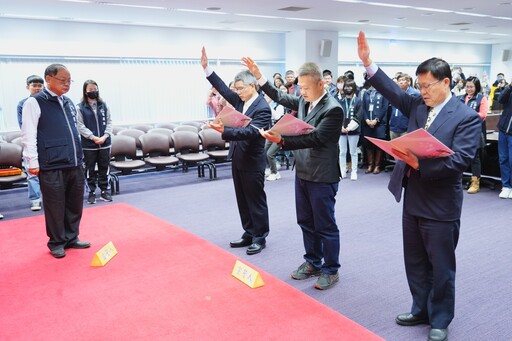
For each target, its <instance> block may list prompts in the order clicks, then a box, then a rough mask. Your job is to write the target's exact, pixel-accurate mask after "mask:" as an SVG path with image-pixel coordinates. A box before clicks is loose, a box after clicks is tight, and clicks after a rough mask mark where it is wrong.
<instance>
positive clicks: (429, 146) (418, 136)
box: [365, 128, 453, 167]
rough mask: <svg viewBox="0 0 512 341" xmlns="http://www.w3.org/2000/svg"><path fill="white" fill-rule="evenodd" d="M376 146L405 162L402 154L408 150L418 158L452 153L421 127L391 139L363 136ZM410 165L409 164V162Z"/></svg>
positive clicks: (431, 157) (429, 157)
mask: <svg viewBox="0 0 512 341" xmlns="http://www.w3.org/2000/svg"><path fill="white" fill-rule="evenodd" d="M365 137H366V138H367V139H368V140H369V141H371V142H372V143H373V144H375V145H376V146H377V147H379V148H380V149H382V150H383V151H385V152H386V153H388V154H389V155H391V156H393V157H394V158H395V159H399V160H402V161H404V162H407V160H406V158H404V155H402V154H407V153H408V152H410V153H412V154H414V155H415V156H416V157H417V158H418V159H419V160H421V159H433V158H437V157H444V156H449V155H452V154H453V150H451V149H450V148H448V147H447V146H445V145H444V144H443V143H442V142H441V141H439V140H438V139H436V138H435V137H434V136H432V135H431V134H430V133H429V132H428V131H426V130H425V129H423V128H420V129H417V130H415V131H413V132H411V133H409V134H405V135H403V136H400V137H399V138H396V139H394V140H391V141H386V140H380V139H376V138H373V137H368V136H365ZM409 165H410V166H413V167H414V165H411V164H409Z"/></svg>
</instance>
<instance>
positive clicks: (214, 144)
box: [199, 129, 229, 162]
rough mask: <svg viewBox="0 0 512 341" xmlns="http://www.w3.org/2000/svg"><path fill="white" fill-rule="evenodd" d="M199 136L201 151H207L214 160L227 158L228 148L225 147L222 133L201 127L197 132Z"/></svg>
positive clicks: (218, 160)
mask: <svg viewBox="0 0 512 341" xmlns="http://www.w3.org/2000/svg"><path fill="white" fill-rule="evenodd" d="M199 138H200V139H201V144H202V146H203V152H205V153H207V154H208V155H209V156H210V157H211V158H212V159H214V160H215V162H222V161H226V160H227V159H228V153H229V150H228V149H226V141H225V140H223V139H222V134H221V133H219V132H218V131H216V130H214V129H203V130H201V131H200V132H199Z"/></svg>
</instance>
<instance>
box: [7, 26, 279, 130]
mask: <svg viewBox="0 0 512 341" xmlns="http://www.w3.org/2000/svg"><path fill="white" fill-rule="evenodd" d="M0 46H1V49H0V107H1V108H3V110H2V111H1V113H0V116H1V117H0V131H10V130H17V129H18V124H17V120H16V105H17V103H18V101H19V100H20V99H22V98H24V97H26V96H27V95H28V93H27V90H26V89H25V79H26V77H27V76H28V75H30V74H38V75H41V76H42V75H43V72H44V69H45V67H46V66H47V65H49V64H51V63H53V62H61V63H63V64H65V65H66V66H67V67H68V69H69V70H70V72H71V77H72V78H73V79H74V80H75V82H74V83H73V85H72V88H71V90H70V92H69V93H68V96H69V97H70V98H71V99H72V100H73V101H74V102H75V103H76V102H78V101H79V100H80V98H81V97H82V84H83V82H84V81H85V80H86V79H94V80H96V81H97V82H98V84H99V87H100V93H101V95H102V97H103V98H104V99H105V100H106V101H107V103H108V104H109V106H110V108H111V111H112V116H113V120H114V124H134V123H143V122H159V121H182V120H192V119H204V118H205V111H206V106H205V105H204V103H205V99H206V94H207V91H208V89H209V87H210V86H209V83H208V82H207V80H206V79H205V77H204V72H203V71H202V68H201V66H200V64H199V59H200V57H201V48H202V47H203V46H205V47H206V49H207V53H208V57H209V58H210V65H213V66H214V68H215V69H216V70H217V71H218V72H219V75H220V76H221V77H222V78H223V79H224V80H225V81H226V82H229V81H230V80H232V79H233V77H234V76H235V74H236V73H238V72H239V71H240V70H242V69H243V66H242V65H241V64H240V63H239V61H240V58H241V57H242V56H251V57H253V58H254V59H255V60H256V61H258V62H259V63H260V65H261V67H262V69H263V71H264V72H265V73H267V74H272V73H273V72H276V71H279V72H284V70H285V68H284V35H282V34H276V33H241V32H226V31H214V30H190V29H172V28H156V27H140V26H137V27H135V26H121V25H106V24H86V23H71V22H53V21H37V20H14V19H5V18H3V19H0ZM9 56H15V58H10V57H9ZM23 56H26V57H27V60H26V61H23V60H21V61H20V57H23ZM37 56H40V57H41V58H35V57H37ZM70 57H71V58H70ZM73 57H76V59H74V58H73ZM91 58H98V59H97V60H94V59H91ZM123 58H142V59H144V58H150V59H151V58H158V59H169V58H172V59H190V60H191V61H190V65H187V66H186V67H184V68H183V70H181V72H180V71H178V72H174V71H171V70H174V69H171V66H169V67H166V65H158V63H156V65H145V64H144V63H141V64H138V65H133V66H130V65H125V64H123V63H122V62H120V60H121V59H123ZM218 63H220V65H218ZM187 108H194V109H187Z"/></svg>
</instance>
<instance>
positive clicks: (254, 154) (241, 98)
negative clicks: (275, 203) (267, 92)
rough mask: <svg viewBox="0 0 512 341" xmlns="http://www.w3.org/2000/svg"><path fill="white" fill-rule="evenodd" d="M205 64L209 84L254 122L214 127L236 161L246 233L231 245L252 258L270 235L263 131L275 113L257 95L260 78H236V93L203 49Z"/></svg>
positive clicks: (236, 183) (216, 123) (217, 121)
mask: <svg viewBox="0 0 512 341" xmlns="http://www.w3.org/2000/svg"><path fill="white" fill-rule="evenodd" d="M201 65H202V67H203V69H204V71H205V74H206V77H207V79H208V81H209V82H210V83H211V84H212V86H214V87H215V88H216V89H217V90H219V92H220V94H221V95H222V96H223V97H224V98H225V99H226V101H228V102H229V103H231V105H233V107H234V108H235V109H236V110H238V111H239V112H241V113H243V114H245V115H247V116H248V117H250V118H251V119H252V121H251V125H248V126H247V127H245V128H232V127H225V126H224V125H223V124H222V121H221V120H220V119H218V118H217V119H215V120H214V121H213V122H212V123H210V126H211V127H212V128H213V129H215V130H217V131H218V132H220V133H221V134H222V138H223V139H224V140H228V141H230V143H229V158H230V159H232V171H231V172H232V176H233V183H234V186H235V194H236V199H237V204H238V211H239V213H240V218H241V221H242V227H243V229H244V231H245V232H244V233H243V235H242V238H241V239H239V240H236V241H232V242H231V243H230V246H231V247H245V246H249V248H248V249H247V254H248V255H254V254H257V253H260V252H261V251H262V250H263V249H264V248H265V246H266V237H267V235H268V233H269V220H268V207H267V196H266V194H265V190H264V186H265V164H266V157H265V140H264V139H263V138H262V137H261V136H260V134H259V132H258V130H257V129H256V128H255V127H257V128H259V129H268V128H269V127H270V123H271V110H270V107H269V105H268V103H267V102H266V101H265V99H264V98H263V95H259V94H258V92H257V86H258V84H257V82H256V78H254V76H253V75H252V74H251V73H250V72H249V71H242V72H239V73H238V74H237V75H236V76H235V90H236V93H234V92H233V91H231V90H230V89H229V88H228V87H227V85H226V84H224V82H223V81H222V80H221V79H220V78H219V76H217V74H216V73H215V72H213V70H212V69H211V68H210V67H209V66H208V57H207V55H206V50H205V48H204V47H203V50H202V55H201Z"/></svg>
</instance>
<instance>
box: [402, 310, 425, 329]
mask: <svg viewBox="0 0 512 341" xmlns="http://www.w3.org/2000/svg"><path fill="white" fill-rule="evenodd" d="M395 321H396V323H397V324H399V325H401V326H415V325H418V324H428V319H427V318H424V317H421V316H414V315H413V314H411V313H405V314H400V315H398V316H397V317H396V319H395Z"/></svg>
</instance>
